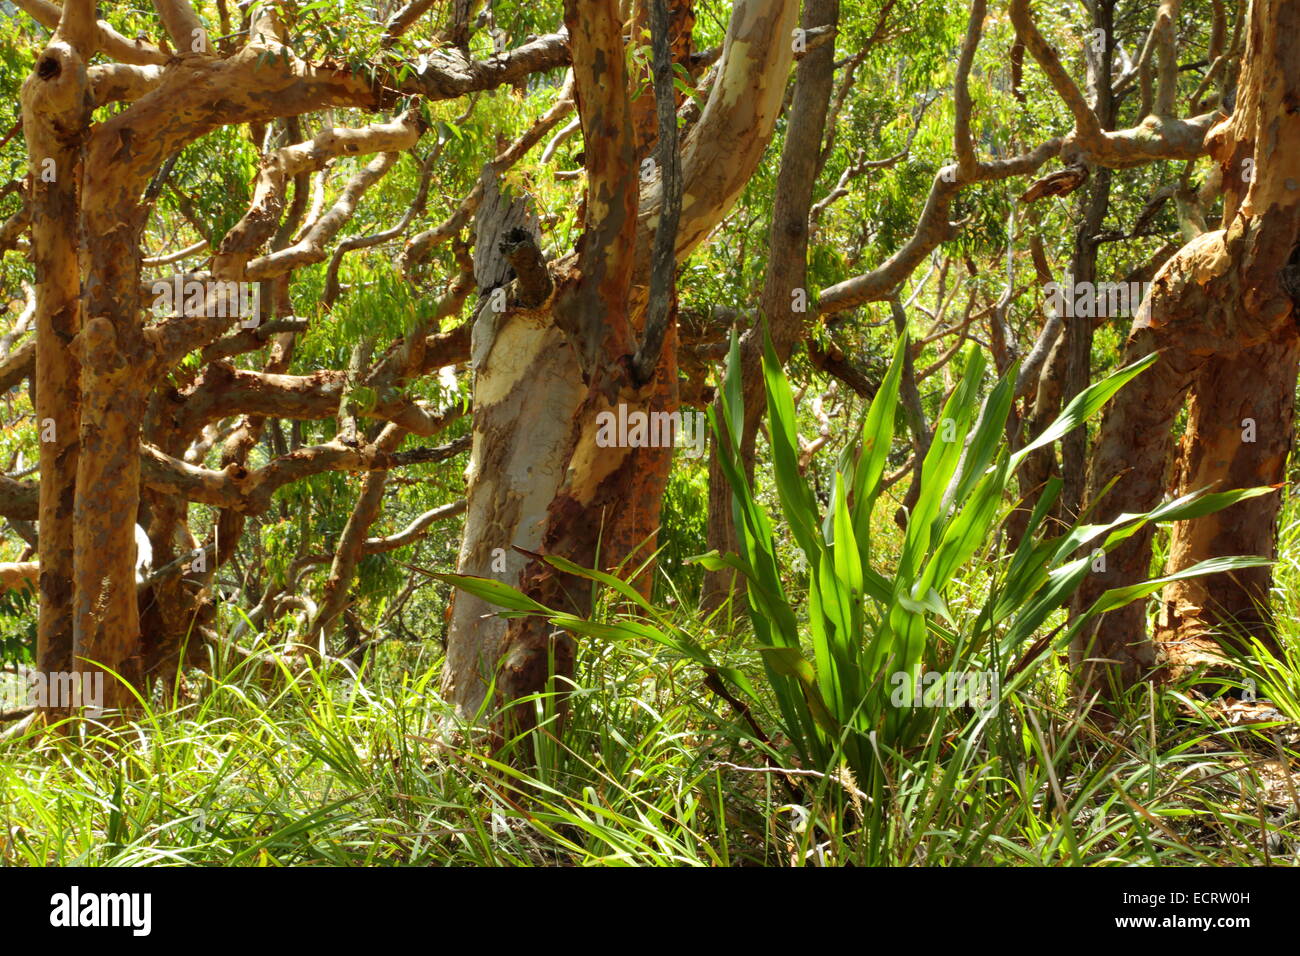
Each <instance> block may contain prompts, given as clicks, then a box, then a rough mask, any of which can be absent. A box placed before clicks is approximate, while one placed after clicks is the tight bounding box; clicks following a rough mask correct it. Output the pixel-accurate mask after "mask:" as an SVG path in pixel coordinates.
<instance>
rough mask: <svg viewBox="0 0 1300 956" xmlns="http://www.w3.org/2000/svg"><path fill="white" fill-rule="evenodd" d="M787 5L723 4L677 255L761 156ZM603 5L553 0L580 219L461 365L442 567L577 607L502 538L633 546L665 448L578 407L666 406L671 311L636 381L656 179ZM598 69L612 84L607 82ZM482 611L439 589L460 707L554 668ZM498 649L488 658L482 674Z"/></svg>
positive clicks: (536, 646) (546, 546) (643, 533)
mask: <svg viewBox="0 0 1300 956" xmlns="http://www.w3.org/2000/svg"><path fill="white" fill-rule="evenodd" d="M797 6H798V5H797V4H796V3H793V2H781V3H761V2H756V0H741V2H739V3H737V4H735V6H734V7H733V11H732V17H731V21H730V25H729V28H728V33H727V38H726V40H725V42H724V50H723V54H722V59H721V61H720V66H719V79H718V82H717V83H715V85H714V87H713V88H712V90H711V91H710V96H709V100H708V102H707V103H706V105H705V108H704V110H703V113H702V115H701V119H700V120H699V122H698V123H697V124H696V126H695V127H694V128H692V130H691V132H690V134H689V135H688V137H687V139H686V141H685V143H684V144H683V146H682V175H683V193H682V195H683V198H682V212H681V219H680V224H679V229H678V234H677V243H676V250H677V259H678V261H679V262H680V261H681V260H682V259H684V258H685V257H686V256H687V255H688V254H689V253H690V251H691V250H692V249H694V248H695V246H696V245H698V244H699V243H700V242H702V241H703V240H704V239H705V238H706V237H707V236H708V234H709V233H710V232H711V231H712V230H713V228H714V227H715V226H716V225H717V223H718V222H719V221H721V219H722V217H723V216H724V215H725V214H726V212H727V210H728V209H730V207H731V205H732V204H733V203H734V202H735V200H736V198H737V197H738V196H739V194H740V191H741V190H742V189H743V188H744V184H745V183H746V182H747V181H748V180H749V178H750V176H751V175H752V174H753V171H754V169H755V167H756V166H757V164H758V162H759V161H760V159H761V158H762V154H763V150H764V148H765V146H766V144H767V141H768V139H769V138H770V136H771V134H772V130H773V128H774V126H775V123H776V118H777V115H778V114H779V111H780V105H781V95H782V92H783V90H784V88H785V78H786V76H787V74H788V71H789V66H790V63H791V61H792V58H793V50H792V49H791V45H790V32H791V29H792V28H793V26H794V18H795V15H796V13H797ZM603 13H604V11H602V10H600V9H598V8H597V5H594V4H593V5H592V6H591V7H590V8H589V7H587V6H586V5H582V7H581V9H580V10H579V9H578V8H577V7H576V6H574V5H571V7H570V9H569V11H568V14H567V16H568V21H569V28H570V35H571V37H572V38H573V43H572V45H573V48H574V51H573V59H574V70H575V75H576V76H577V81H578V82H577V89H578V102H579V113H580V115H581V116H582V119H583V128H584V130H585V131H586V148H585V153H586V164H587V172H588V182H589V190H588V200H587V228H586V231H585V234H584V237H583V239H582V241H581V243H580V246H579V253H578V255H577V256H576V257H571V258H570V259H569V260H566V261H564V262H562V263H558V264H556V265H554V266H553V267H552V269H553V272H555V273H556V275H557V282H558V284H559V288H558V289H557V291H556V295H555V298H554V301H553V302H551V303H548V304H547V305H545V306H542V307H540V308H536V309H533V310H521V311H519V313H518V314H515V315H509V314H508V315H506V316H504V317H503V318H502V319H501V321H499V322H497V323H494V327H493V335H494V338H493V339H491V340H490V341H485V342H483V343H482V345H481V348H482V352H483V354H484V355H485V356H486V358H485V361H484V365H483V367H482V368H480V369H479V371H478V373H477V375H476V384H475V450H474V459H473V462H472V463H471V471H470V474H469V478H470V485H469V489H468V492H467V497H468V500H469V505H468V512H467V516H466V525H465V536H464V540H463V542H462V546H461V552H460V559H459V565H458V566H459V568H460V570H461V571H462V572H463V573H477V574H484V575H486V576H491V577H496V578H498V579H505V580H507V581H508V582H510V583H515V584H520V585H522V586H523V587H524V588H525V589H526V590H528V591H529V593H530V594H532V595H533V596H534V597H536V598H538V599H539V600H550V601H553V602H558V604H559V605H562V606H568V607H571V608H572V607H575V606H576V607H579V608H580V607H581V604H582V601H583V594H584V593H587V592H589V587H588V586H586V585H581V586H575V582H573V581H572V580H566V579H565V577H563V576H560V575H556V574H553V573H552V571H551V569H550V568H549V566H547V565H544V564H542V563H540V562H530V561H528V560H527V559H526V558H524V556H522V555H519V554H518V553H517V552H513V551H512V550H511V548H512V546H516V545H517V546H519V547H522V548H525V549H527V550H529V551H539V550H540V551H543V552H554V553H558V554H562V555H564V556H566V557H568V558H570V559H571V560H574V561H577V562H579V563H584V561H585V563H587V564H588V566H590V565H592V564H595V563H599V564H600V565H601V566H603V567H610V566H614V565H617V564H618V563H619V562H620V561H621V560H623V559H624V558H626V557H628V555H629V554H630V553H631V552H632V551H633V550H635V549H637V548H638V547H642V548H644V549H645V551H646V552H648V551H649V549H650V547H652V544H653V540H654V538H653V533H654V531H655V529H656V527H657V525H658V520H659V507H660V502H661V500H662V495H663V488H664V486H665V485H666V482H667V474H668V468H669V465H670V463H671V455H672V450H671V449H669V448H602V447H599V446H598V445H597V444H596V436H597V432H598V428H597V422H596V417H597V415H599V413H600V412H602V411H609V410H614V409H616V408H617V406H618V405H619V404H620V403H623V404H625V405H626V406H627V408H628V411H629V413H630V412H632V411H673V410H676V408H677V396H676V378H677V372H676V335H675V332H674V331H673V329H672V328H671V326H670V328H669V330H668V334H667V335H666V336H665V341H664V344H663V349H662V352H661V356H660V362H659V365H658V367H657V369H656V373H655V376H654V378H653V380H652V381H651V382H649V383H648V384H647V385H645V386H641V387H638V386H636V385H634V384H633V383H632V381H631V379H630V376H629V374H628V365H629V364H630V358H631V354H632V352H633V351H634V349H635V335H636V332H637V330H638V329H639V328H640V325H641V323H642V322H643V320H644V310H645V302H646V296H647V287H648V282H649V275H650V250H651V247H652V245H653V236H654V231H655V229H656V228H657V227H658V222H659V210H660V204H661V196H660V190H659V182H658V179H657V178H656V179H655V180H654V181H653V182H651V183H649V184H647V185H645V186H640V185H639V183H638V178H637V175H636V174H637V172H638V167H637V163H638V161H639V158H640V157H638V156H637V155H636V153H635V150H634V149H633V148H632V146H633V144H634V137H635V133H634V131H633V128H632V124H631V121H630V117H629V116H628V115H627V114H628V109H627V106H626V102H625V101H626V85H627V79H626V77H625V76H623V74H624V73H625V71H624V70H623V68H622V67H618V66H617V65H616V64H615V62H614V61H618V62H619V63H621V62H622V61H623V59H624V58H623V52H622V41H621V28H619V29H617V30H616V29H615V28H614V27H613V26H612V25H611V23H605V24H603V26H604V27H606V29H604V30H601V29H600V27H601V26H602V24H600V23H599V22H597V20H598V19H599V17H600V16H601V15H603ZM614 19H616V18H614ZM615 74H618V75H619V76H620V77H622V78H621V79H620V80H619V81H618V83H619V85H618V86H617V87H608V84H609V83H610V82H611V80H610V77H611V76H613V75H615ZM602 84H605V86H602ZM615 91H617V93H618V95H617V96H614V95H613V94H614V93H615ZM618 101H622V103H620V102H618ZM597 131H599V132H597ZM638 191H639V193H640V198H639V202H638V199H637V193H638ZM627 210H630V211H631V213H632V217H631V221H630V222H629V221H628V219H627V218H626V216H627V212H626V211H627ZM575 259H576V261H574V260H575ZM479 351H480V349H479V348H477V347H476V349H475V352H476V353H478V352H479ZM584 378H585V381H584ZM530 469H531V470H530ZM552 482H553V484H552ZM496 549H502V550H500V551H497V550H496ZM638 553H643V552H638ZM494 558H495V559H496V567H497V568H499V567H500V566H501V561H502V560H504V561H505V567H506V570H505V571H504V572H502V571H499V570H494V565H493V562H494ZM574 598H576V599H577V604H576V605H575V604H573V603H571V602H572V600H573V599H574ZM489 613H490V610H489V609H488V608H486V607H484V606H483V605H482V604H481V603H479V602H477V601H476V600H475V599H473V598H471V597H469V596H468V595H465V594H460V595H458V596H457V598H456V605H455V609H454V612H453V618H452V622H451V628H450V631H449V635H448V658H447V667H446V670H445V676H444V691H445V693H446V694H447V696H448V698H449V699H450V700H451V701H452V702H454V703H455V704H456V706H457V707H458V709H459V710H460V712H461V713H462V714H463V715H465V716H469V717H472V716H474V715H475V714H476V713H477V712H478V710H479V707H480V705H481V704H482V703H483V700H484V693H485V690H486V687H487V686H488V682H489V681H491V680H493V679H494V677H495V679H496V680H497V682H498V695H499V697H500V698H501V699H503V700H510V699H511V698H513V697H517V696H518V695H520V694H524V693H532V692H536V691H540V690H542V689H544V687H545V685H546V682H547V679H548V677H549V676H550V674H551V665H550V662H549V658H550V657H551V656H552V655H556V656H557V658H558V659H557V660H556V662H555V672H556V673H558V674H560V675H562V676H565V675H568V674H570V673H571V669H572V654H573V648H572V645H571V642H570V641H569V639H568V638H567V637H566V636H563V635H559V636H556V637H555V638H554V639H553V638H552V635H551V634H550V632H549V629H547V628H546V626H545V625H544V624H539V623H538V622H522V621H516V622H513V623H512V626H511V627H509V628H506V627H503V626H502V624H501V623H500V622H498V621H497V620H496V619H494V618H492V617H490V616H487V615H489ZM503 659H504V660H505V662H506V663H505V667H504V668H503V669H501V670H500V671H494V667H495V665H496V664H497V663H498V662H499V661H501V660H503ZM525 722H526V719H525Z"/></svg>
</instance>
